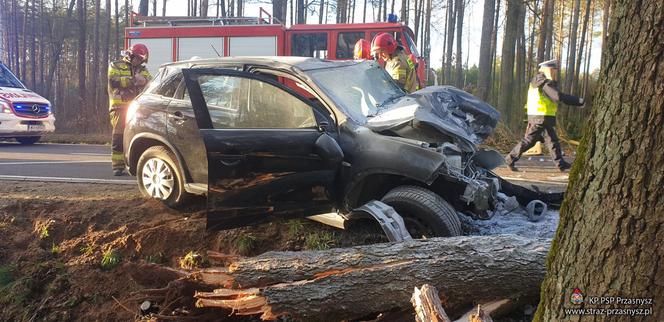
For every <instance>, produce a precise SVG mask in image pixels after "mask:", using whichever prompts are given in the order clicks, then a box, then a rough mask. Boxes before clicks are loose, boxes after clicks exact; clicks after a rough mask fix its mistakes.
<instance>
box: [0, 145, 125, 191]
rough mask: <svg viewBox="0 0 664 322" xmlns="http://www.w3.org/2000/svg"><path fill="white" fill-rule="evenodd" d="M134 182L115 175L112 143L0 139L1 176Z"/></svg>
mask: <svg viewBox="0 0 664 322" xmlns="http://www.w3.org/2000/svg"><path fill="white" fill-rule="evenodd" d="M14 176H16V177H19V179H23V180H37V181H39V179H40V178H43V179H44V181H47V180H53V178H60V179H62V181H76V180H82V181H85V180H91V181H96V182H116V183H127V184H129V183H134V182H135V178H134V177H129V176H124V177H115V176H113V172H112V170H111V147H110V146H107V145H83V144H34V145H20V144H16V143H5V142H0V178H4V179H9V178H11V177H14ZM56 180H57V179H56Z"/></svg>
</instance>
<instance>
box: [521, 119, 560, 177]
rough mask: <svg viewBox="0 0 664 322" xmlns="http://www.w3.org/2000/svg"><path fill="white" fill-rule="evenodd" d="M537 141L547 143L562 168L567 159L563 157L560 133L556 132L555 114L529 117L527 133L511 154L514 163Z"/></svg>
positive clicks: (552, 155) (557, 164) (555, 161)
mask: <svg viewBox="0 0 664 322" xmlns="http://www.w3.org/2000/svg"><path fill="white" fill-rule="evenodd" d="M537 141H540V142H545V143H546V146H547V148H548V149H549V151H550V152H551V157H552V158H553V162H554V163H555V164H556V166H558V167H559V168H560V166H561V164H562V163H564V162H565V160H564V159H563V152H562V149H561V147H560V141H559V139H558V134H556V117H555V116H545V117H543V118H541V117H540V118H532V119H531V118H529V119H528V127H527V128H526V134H525V135H524V137H523V139H521V142H519V143H518V144H517V145H516V146H515V147H514V149H512V151H511V152H510V154H509V157H510V159H511V160H512V163H515V162H516V161H518V160H519V158H521V154H523V153H524V152H526V151H528V150H529V149H530V148H532V147H533V146H535V144H536V143H537Z"/></svg>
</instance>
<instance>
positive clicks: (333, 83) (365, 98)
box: [307, 61, 406, 123]
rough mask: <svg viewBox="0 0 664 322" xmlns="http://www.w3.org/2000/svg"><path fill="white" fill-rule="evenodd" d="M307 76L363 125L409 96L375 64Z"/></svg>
mask: <svg viewBox="0 0 664 322" xmlns="http://www.w3.org/2000/svg"><path fill="white" fill-rule="evenodd" d="M307 74H308V75H309V76H310V77H311V78H313V80H314V82H316V84H317V85H318V86H320V87H321V89H322V90H323V91H324V92H325V93H326V94H327V95H328V96H330V98H332V100H334V102H335V103H336V104H337V105H338V106H339V107H340V108H342V109H344V111H346V113H347V115H348V116H349V117H350V118H351V119H353V120H355V121H357V122H360V123H364V122H366V120H367V117H371V116H374V115H376V114H377V113H378V112H379V111H381V110H382V109H384V106H385V105H386V104H387V103H389V102H391V101H393V100H395V99H397V98H399V97H401V96H404V95H406V93H404V91H402V90H401V89H400V88H399V87H398V86H397V85H396V83H394V81H393V80H392V78H390V76H389V75H388V74H387V73H386V72H385V70H384V69H382V68H381V67H380V66H379V65H378V64H377V63H376V62H374V61H364V62H361V63H357V64H353V65H344V66H341V67H334V68H323V69H315V70H310V71H308V72H307Z"/></svg>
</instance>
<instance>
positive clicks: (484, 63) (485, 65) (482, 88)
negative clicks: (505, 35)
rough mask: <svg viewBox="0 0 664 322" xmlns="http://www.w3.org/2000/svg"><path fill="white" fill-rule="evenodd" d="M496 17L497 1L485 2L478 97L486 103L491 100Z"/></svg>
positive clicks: (489, 0)
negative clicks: (493, 37)
mask: <svg viewBox="0 0 664 322" xmlns="http://www.w3.org/2000/svg"><path fill="white" fill-rule="evenodd" d="M495 15H496V1H495V0H485V1H484V14H483V15H482V38H481V40H480V66H479V74H478V75H477V97H479V98H480V99H481V100H483V101H486V100H487V99H488V98H489V85H490V82H491V58H492V57H491V35H492V33H493V21H494V17H495Z"/></svg>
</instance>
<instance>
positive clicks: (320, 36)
mask: <svg viewBox="0 0 664 322" xmlns="http://www.w3.org/2000/svg"><path fill="white" fill-rule="evenodd" d="M130 24H131V26H132V27H128V28H126V29H125V39H126V42H125V46H127V47H128V46H131V45H132V44H135V43H142V44H145V45H146V46H147V47H148V49H149V50H150V61H149V62H148V69H149V70H150V72H152V73H155V72H156V71H157V68H158V67H159V66H160V65H161V64H165V63H170V62H174V61H181V60H188V59H191V58H192V57H200V58H214V57H226V56H305V57H316V58H322V59H330V60H349V59H353V48H354V46H355V43H356V42H357V41H358V40H359V39H366V40H368V41H371V40H372V39H373V37H374V36H376V35H377V34H378V33H382V32H386V33H391V34H392V35H393V36H394V37H395V39H396V40H397V42H398V43H399V45H400V46H402V47H403V48H404V49H405V51H406V53H407V54H408V55H411V57H415V59H416V61H417V75H418V81H419V85H420V88H423V87H425V85H426V73H425V70H426V62H425V60H424V58H422V57H421V56H420V54H419V52H418V51H417V46H416V44H415V41H414V40H413V39H414V38H415V37H414V34H413V31H412V30H411V29H410V28H409V27H408V26H406V25H404V24H402V23H391V22H378V23H357V24H323V25H320V24H304V25H293V26H291V27H289V28H287V27H285V26H284V25H283V24H281V23H279V21H277V20H276V19H273V18H272V17H271V16H270V15H269V14H268V13H267V12H265V11H264V10H263V9H261V10H260V16H259V17H258V18H248V17H225V18H191V17H142V16H137V15H135V14H134V15H132V19H131V22H130Z"/></svg>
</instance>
